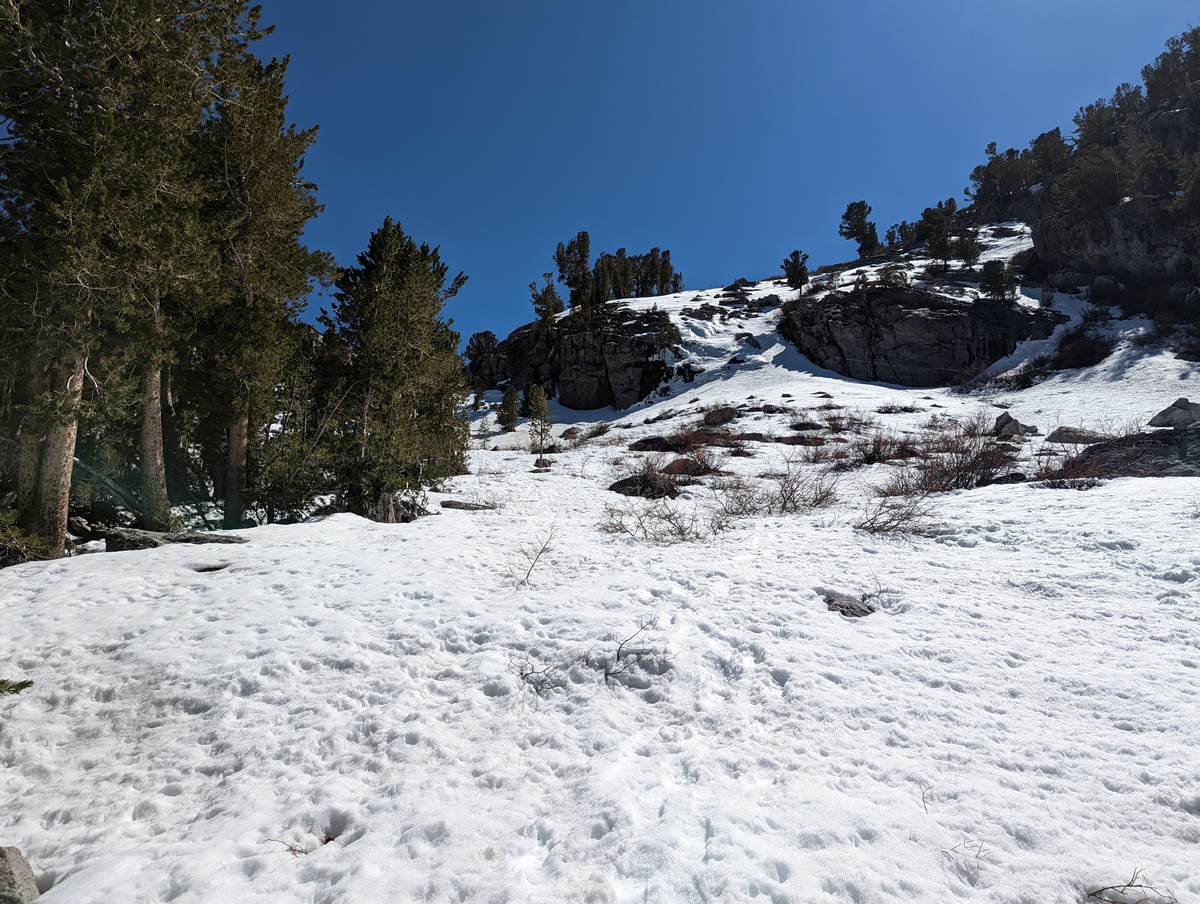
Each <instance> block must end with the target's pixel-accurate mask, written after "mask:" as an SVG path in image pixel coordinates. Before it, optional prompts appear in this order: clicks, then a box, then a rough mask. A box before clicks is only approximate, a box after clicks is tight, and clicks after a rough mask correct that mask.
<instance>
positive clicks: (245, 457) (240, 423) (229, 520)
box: [224, 403, 250, 530]
mask: <svg viewBox="0 0 1200 904" xmlns="http://www.w3.org/2000/svg"><path fill="white" fill-rule="evenodd" d="M240 407H241V408H242V409H243V410H241V411H239V412H238V413H237V414H236V415H235V416H234V418H233V421H232V422H231V423H230V424H229V429H228V434H227V435H228V438H229V448H228V458H227V459H226V464H225V522H224V527H225V529H226V530H234V529H236V528H237V527H239V526H240V525H241V523H242V521H243V520H244V519H245V517H246V472H247V470H248V467H249V462H250V416H249V414H248V413H247V412H246V411H245V410H244V409H245V403H240Z"/></svg>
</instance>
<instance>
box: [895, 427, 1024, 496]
mask: <svg viewBox="0 0 1200 904" xmlns="http://www.w3.org/2000/svg"><path fill="white" fill-rule="evenodd" d="M988 433H989V425H988V423H987V418H986V416H984V415H982V414H981V415H978V416H976V417H974V418H971V419H970V420H966V421H960V420H957V419H955V418H949V417H945V416H935V417H933V418H930V420H929V421H928V422H927V423H926V424H925V432H924V433H923V434H922V435H921V436H920V437H919V438H918V439H917V441H916V442H915V451H914V452H913V454H912V457H911V459H910V460H909V461H907V462H906V464H905V465H904V466H903V467H900V468H899V469H898V470H897V471H896V472H895V473H894V474H893V475H892V477H891V478H890V479H889V480H888V481H887V482H886V483H884V484H883V485H882V486H880V487H878V488H877V493H878V495H879V496H881V497H885V498H889V497H903V496H908V497H915V496H927V495H929V494H930V493H948V492H950V491H952V490H973V489H975V488H976V487H980V486H987V485H988V484H990V483H994V482H995V481H996V480H997V479H999V478H1000V477H1003V476H1004V475H1006V474H1009V473H1011V471H1012V466H1013V464H1014V462H1015V461H1016V456H1015V454H1014V453H1013V450H1012V448H1011V447H1010V446H1008V445H1007V444H1005V443H1002V442H998V441H997V440H996V438H995V437H992V436H989V435H988Z"/></svg>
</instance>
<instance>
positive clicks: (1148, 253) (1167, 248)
mask: <svg viewBox="0 0 1200 904" xmlns="http://www.w3.org/2000/svg"><path fill="white" fill-rule="evenodd" d="M1033 247H1034V251H1035V252H1036V253H1037V255H1038V257H1039V258H1041V259H1042V260H1043V261H1045V262H1047V263H1048V264H1049V265H1050V266H1051V267H1053V268H1057V269H1059V270H1064V271H1081V272H1082V273H1083V274H1107V275H1111V276H1115V277H1118V278H1119V279H1121V280H1123V281H1125V282H1130V283H1150V284H1175V283H1178V282H1179V281H1185V282H1186V281H1194V280H1198V279H1200V221H1198V220H1197V219H1196V218H1195V217H1193V216H1190V215H1188V214H1186V213H1182V212H1180V211H1178V210H1177V209H1175V208H1174V207H1173V206H1172V205H1171V202H1170V200H1169V199H1155V198H1137V199H1132V200H1130V201H1128V202H1127V203H1124V204H1121V205H1120V206H1118V207H1114V208H1111V209H1109V210H1106V211H1104V212H1103V213H1102V214H1097V215H1095V216H1092V217H1089V218H1084V217H1082V216H1075V215H1064V214H1063V213H1059V214H1056V215H1055V216H1049V217H1043V218H1042V220H1040V221H1039V222H1038V223H1037V224H1036V225H1035V226H1034V228H1033ZM1077 281H1080V280H1078V279H1077ZM1187 285H1188V286H1189V287H1190V288H1192V289H1194V288H1195V287H1194V286H1191V284H1190V282H1188V283H1187ZM1181 288H1182V287H1181Z"/></svg>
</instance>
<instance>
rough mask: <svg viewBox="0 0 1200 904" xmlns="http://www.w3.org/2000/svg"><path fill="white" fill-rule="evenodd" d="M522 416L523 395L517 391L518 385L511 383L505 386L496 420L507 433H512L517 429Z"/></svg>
mask: <svg viewBox="0 0 1200 904" xmlns="http://www.w3.org/2000/svg"><path fill="white" fill-rule="evenodd" d="M520 418H521V397H520V394H519V393H518V392H517V387H516V386H515V385H513V384H512V383H509V384H508V386H507V387H505V390H504V396H503V398H501V399H500V410H499V411H498V412H496V422H497V423H498V424H499V425H500V429H501V430H503V431H504V432H505V433H512V432H513V431H514V430H516V429H517V422H518V421H519V420H520Z"/></svg>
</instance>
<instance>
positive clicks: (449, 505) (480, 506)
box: [442, 499, 498, 512]
mask: <svg viewBox="0 0 1200 904" xmlns="http://www.w3.org/2000/svg"><path fill="white" fill-rule="evenodd" d="M442 508H444V509H457V510H459V511H461V512H491V511H495V510H496V508H498V506H495V505H490V504H488V503H486V502H464V501H463V500H461V499H443V500H442Z"/></svg>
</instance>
